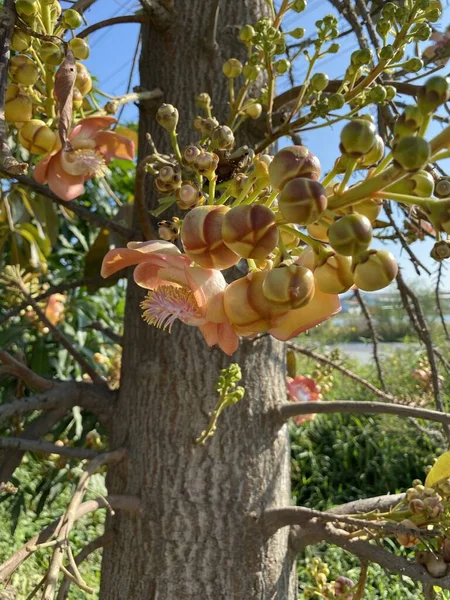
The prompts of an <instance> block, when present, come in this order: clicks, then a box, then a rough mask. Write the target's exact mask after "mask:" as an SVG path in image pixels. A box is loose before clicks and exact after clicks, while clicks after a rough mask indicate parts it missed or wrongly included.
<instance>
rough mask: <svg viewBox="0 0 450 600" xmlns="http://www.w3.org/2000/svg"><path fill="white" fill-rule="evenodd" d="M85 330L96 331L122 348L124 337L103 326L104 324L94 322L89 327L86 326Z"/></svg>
mask: <svg viewBox="0 0 450 600" xmlns="http://www.w3.org/2000/svg"><path fill="white" fill-rule="evenodd" d="M84 329H95V330H96V331H99V332H100V333H103V334H104V335H105V336H106V337H108V338H109V339H110V340H111V341H113V342H114V343H115V344H118V345H119V346H122V344H123V336H121V335H119V334H118V333H116V332H115V331H114V330H113V329H111V327H107V326H106V325H103V323H100V321H93V322H92V323H89V325H86V327H84Z"/></svg>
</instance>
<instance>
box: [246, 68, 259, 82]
mask: <svg viewBox="0 0 450 600" xmlns="http://www.w3.org/2000/svg"><path fill="white" fill-rule="evenodd" d="M242 73H243V75H244V77H245V79H248V80H249V81H255V80H256V79H258V75H259V74H260V73H261V67H260V66H259V65H250V64H246V65H245V66H244V68H243V69H242Z"/></svg>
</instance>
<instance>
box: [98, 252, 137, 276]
mask: <svg viewBox="0 0 450 600" xmlns="http://www.w3.org/2000/svg"><path fill="white" fill-rule="evenodd" d="M144 260H146V256H145V254H143V253H142V252H139V251H138V250H131V249H129V248H114V249H113V250H110V251H109V252H108V253H107V254H106V255H105V258H104V259H103V264H102V269H101V275H102V277H109V276H110V275H112V274H113V273H116V272H117V271H120V269H124V268H125V267H130V266H131V265H137V264H138V263H140V262H142V261H144Z"/></svg>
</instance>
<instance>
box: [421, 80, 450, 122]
mask: <svg viewBox="0 0 450 600" xmlns="http://www.w3.org/2000/svg"><path fill="white" fill-rule="evenodd" d="M449 97H450V86H449V81H448V79H447V77H442V76H441V75H434V76H433V77H430V78H429V79H427V81H426V82H425V85H423V86H422V87H421V88H420V89H419V92H418V94H417V104H418V106H419V108H420V110H421V111H423V112H424V113H425V114H429V113H432V112H434V111H435V110H436V109H437V108H438V107H439V106H441V104H444V103H445V102H447V100H448V99H449Z"/></svg>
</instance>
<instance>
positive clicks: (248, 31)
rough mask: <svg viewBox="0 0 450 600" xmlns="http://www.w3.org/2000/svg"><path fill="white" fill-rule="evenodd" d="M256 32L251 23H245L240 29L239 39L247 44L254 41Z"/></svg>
mask: <svg viewBox="0 0 450 600" xmlns="http://www.w3.org/2000/svg"><path fill="white" fill-rule="evenodd" d="M255 34H256V32H255V30H254V29H253V27H252V26H251V25H244V26H243V27H241V28H240V30H239V39H240V40H241V41H242V42H245V43H246V44H247V43H248V42H251V41H252V39H253V38H254V37H255Z"/></svg>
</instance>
